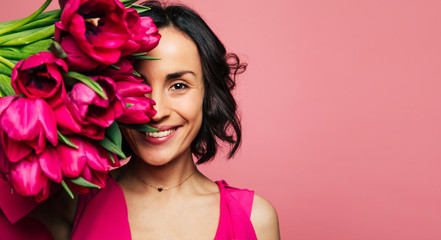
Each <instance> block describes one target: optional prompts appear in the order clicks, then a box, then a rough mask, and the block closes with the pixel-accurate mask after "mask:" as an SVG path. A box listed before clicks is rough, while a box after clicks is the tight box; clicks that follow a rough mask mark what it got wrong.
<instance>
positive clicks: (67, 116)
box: [54, 103, 81, 134]
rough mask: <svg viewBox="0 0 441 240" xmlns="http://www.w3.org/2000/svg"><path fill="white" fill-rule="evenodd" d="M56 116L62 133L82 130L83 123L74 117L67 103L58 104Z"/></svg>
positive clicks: (55, 111)
mask: <svg viewBox="0 0 441 240" xmlns="http://www.w3.org/2000/svg"><path fill="white" fill-rule="evenodd" d="M54 113H55V118H56V119H57V126H58V130H60V132H61V134H74V133H80V132H81V124H80V123H78V122H77V121H76V120H75V118H74V117H73V115H72V113H71V112H70V111H69V109H68V108H67V105H66V104H65V103H62V104H60V105H58V106H57V107H56V108H55V109H54Z"/></svg>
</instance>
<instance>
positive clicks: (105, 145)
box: [98, 137, 127, 159]
mask: <svg viewBox="0 0 441 240" xmlns="http://www.w3.org/2000/svg"><path fill="white" fill-rule="evenodd" d="M98 143H99V144H100V145H101V146H102V147H103V148H105V149H106V150H107V151H110V152H113V153H115V154H116V155H118V156H120V157H121V158H123V159H126V158H127V157H126V155H125V154H124V153H123V151H122V150H121V147H118V146H116V145H115V144H114V143H113V142H112V141H110V139H108V138H107V137H104V139H103V140H100V141H98Z"/></svg>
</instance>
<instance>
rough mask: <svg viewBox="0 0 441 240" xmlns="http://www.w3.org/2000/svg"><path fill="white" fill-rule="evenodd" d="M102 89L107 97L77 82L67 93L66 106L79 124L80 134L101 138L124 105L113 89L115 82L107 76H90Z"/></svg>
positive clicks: (120, 112) (119, 114)
mask: <svg viewBox="0 0 441 240" xmlns="http://www.w3.org/2000/svg"><path fill="white" fill-rule="evenodd" d="M91 78H92V79H94V80H96V81H97V82H98V83H99V84H100V86H101V87H102V88H103V89H104V91H105V93H106V96H107V98H108V99H104V98H102V97H100V96H99V95H98V94H97V93H96V92H95V91H93V90H92V89H91V88H89V87H88V86H86V85H85V84H83V83H77V84H75V85H74V87H73V88H72V91H71V92H70V93H69V94H68V95H67V107H68V109H69V111H70V112H71V113H72V116H73V118H74V119H75V120H76V121H77V122H78V123H80V124H81V126H82V130H81V133H80V134H81V135H84V136H87V137H89V138H92V139H103V137H104V130H105V128H106V127H109V126H110V125H111V124H112V123H113V121H114V120H115V119H116V118H118V117H120V116H121V115H122V114H123V113H124V110H125V105H124V103H123V101H122V99H121V97H120V96H119V94H117V93H116V91H115V88H116V86H115V82H114V81H113V80H112V79H110V78H108V77H91Z"/></svg>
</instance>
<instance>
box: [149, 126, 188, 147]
mask: <svg viewBox="0 0 441 240" xmlns="http://www.w3.org/2000/svg"><path fill="white" fill-rule="evenodd" d="M151 127H154V128H156V129H158V130H159V131H167V130H170V129H176V130H175V131H174V132H172V133H170V135H168V136H165V137H159V138H156V137H149V136H148V135H147V134H144V138H145V140H146V141H147V142H148V143H151V144H163V143H165V142H167V141H168V140H170V139H171V138H172V137H173V136H174V135H175V134H176V133H177V132H178V131H179V130H180V129H181V127H182V126H151Z"/></svg>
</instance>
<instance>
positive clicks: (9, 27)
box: [0, 0, 52, 35]
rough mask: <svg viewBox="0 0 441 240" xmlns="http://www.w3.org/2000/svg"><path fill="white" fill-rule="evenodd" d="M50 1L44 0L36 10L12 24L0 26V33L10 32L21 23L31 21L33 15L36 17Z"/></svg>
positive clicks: (21, 24)
mask: <svg viewBox="0 0 441 240" xmlns="http://www.w3.org/2000/svg"><path fill="white" fill-rule="evenodd" d="M51 2H52V0H46V2H45V3H44V4H43V5H42V6H41V7H40V8H39V9H37V11H35V12H33V13H32V14H31V15H29V16H28V17H25V18H23V19H21V20H19V21H17V22H15V23H14V24H12V25H10V26H7V27H3V28H0V35H1V34H4V33H7V32H10V31H12V30H14V29H16V28H18V27H21V26H23V25H25V24H26V23H28V22H30V21H32V20H33V19H34V18H35V17H37V16H38V15H40V13H42V12H43V11H44V9H46V8H47V6H49V4H50V3H51Z"/></svg>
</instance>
